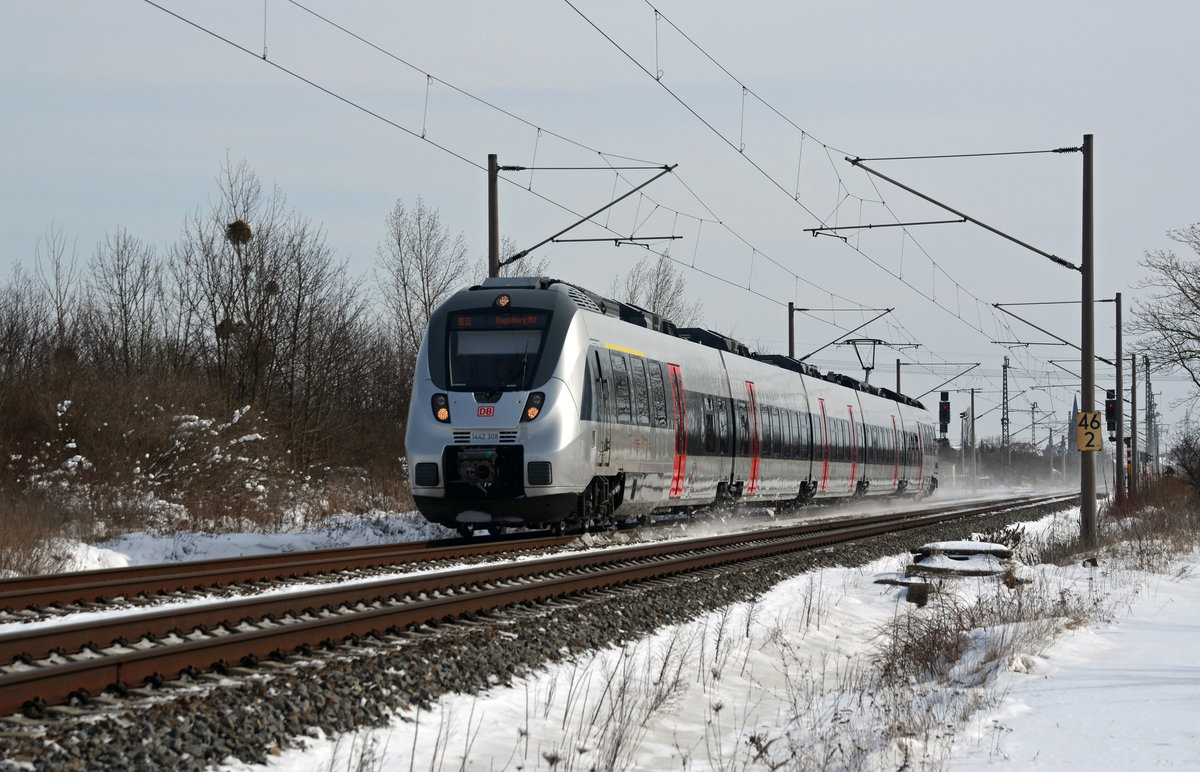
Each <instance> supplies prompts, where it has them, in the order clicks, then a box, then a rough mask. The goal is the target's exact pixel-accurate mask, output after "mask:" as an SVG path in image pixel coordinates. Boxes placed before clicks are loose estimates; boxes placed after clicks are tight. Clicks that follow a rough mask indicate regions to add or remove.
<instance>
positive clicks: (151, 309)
mask: <svg viewBox="0 0 1200 772" xmlns="http://www.w3.org/2000/svg"><path fill="white" fill-rule="evenodd" d="M88 268H89V272H90V275H91V280H90V282H89V286H88V293H87V313H86V314H85V324H84V339H85V341H86V342H87V346H88V350H89V354H90V358H91V359H92V361H93V362H94V363H96V364H99V365H100V366H102V367H104V368H106V369H108V370H109V371H110V372H119V373H122V374H124V375H132V374H134V373H135V372H141V371H143V369H144V368H146V366H147V365H149V364H151V363H152V360H153V356H154V350H155V348H156V339H157V335H158V332H159V330H158V324H157V321H158V318H159V311H160V305H161V301H162V266H161V264H160V263H159V261H158V260H157V257H156V255H155V252H154V247H153V246H151V245H149V244H145V243H144V242H142V241H141V240H140V239H138V238H136V237H134V236H132V235H130V234H129V232H128V231H126V230H125V229H123V228H121V229H118V230H117V232H116V233H112V234H107V235H106V236H105V240H104V243H103V244H101V245H100V246H98V247H97V248H96V252H95V254H94V255H93V257H92V260H91V262H90V263H89V265H88Z"/></svg>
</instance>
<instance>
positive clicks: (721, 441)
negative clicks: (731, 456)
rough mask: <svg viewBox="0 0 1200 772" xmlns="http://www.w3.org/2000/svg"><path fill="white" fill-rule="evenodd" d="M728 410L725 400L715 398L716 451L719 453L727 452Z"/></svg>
mask: <svg viewBox="0 0 1200 772" xmlns="http://www.w3.org/2000/svg"><path fill="white" fill-rule="evenodd" d="M729 445H730V442H729V410H728V405H726V404H725V400H723V399H718V400H717V451H718V452H720V454H721V455H725V454H727V453H728V452H729Z"/></svg>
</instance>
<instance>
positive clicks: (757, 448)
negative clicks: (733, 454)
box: [746, 381, 762, 493]
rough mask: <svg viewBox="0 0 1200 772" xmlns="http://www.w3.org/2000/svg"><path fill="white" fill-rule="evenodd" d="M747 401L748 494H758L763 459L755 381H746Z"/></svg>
mask: <svg viewBox="0 0 1200 772" xmlns="http://www.w3.org/2000/svg"><path fill="white" fill-rule="evenodd" d="M746 401H747V403H749V410H750V481H749V483H748V484H747V485H746V493H757V492H758V464H759V459H761V458H762V433H761V427H760V426H759V422H758V419H759V415H758V395H757V394H755V392H754V382H753V381H746Z"/></svg>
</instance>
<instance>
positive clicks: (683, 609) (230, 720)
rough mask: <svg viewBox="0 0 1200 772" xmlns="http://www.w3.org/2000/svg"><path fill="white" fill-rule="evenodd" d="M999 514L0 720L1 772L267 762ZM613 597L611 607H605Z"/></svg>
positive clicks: (975, 526)
mask: <svg viewBox="0 0 1200 772" xmlns="http://www.w3.org/2000/svg"><path fill="white" fill-rule="evenodd" d="M1043 514H1045V512H1044V511H1042V510H1035V511H1029V510H1026V511H1025V512H1023V513H1022V514H1020V515H1016V514H1012V513H1009V514H1005V515H997V516H994V517H991V518H988V519H986V520H982V521H980V520H972V521H970V523H969V525H968V524H966V523H957V524H950V525H945V526H938V527H930V528H924V529H919V530H914V531H909V532H907V533H904V534H901V535H889V536H882V537H876V538H873V539H868V540H862V541H858V542H852V543H848V544H845V545H841V546H839V547H837V548H835V549H831V550H822V551H819V552H806V553H799V554H795V555H790V556H784V557H780V558H776V559H774V560H772V561H770V562H769V563H768V564H766V567H764V565H763V564H761V563H760V564H757V565H756V566H754V567H752V568H725V569H722V570H720V572H719V577H720V580H719V581H712V576H713V573H715V572H709V573H708V574H707V575H706V576H705V578H704V580H701V579H700V578H698V577H693V578H691V579H687V580H680V581H678V582H671V583H666V582H656V583H653V584H652V585H650V586H648V587H645V588H640V589H623V590H620V591H616V592H608V593H597V594H595V595H593V596H591V597H587V598H582V599H578V600H573V601H571V602H560V603H556V604H552V605H550V606H545V607H537V608H527V609H520V610H516V611H510V612H508V613H505V614H504V615H503V616H502V617H500V616H497V617H496V618H494V619H492V620H490V621H491V622H492V624H480V623H479V622H480V620H478V619H477V620H474V621H472V623H470V624H453V625H445V626H442V627H440V628H437V629H430V628H424V629H422V630H421V631H419V632H416V633H412V634H409V635H405V636H403V637H400V638H395V639H390V640H387V641H381V642H374V641H372V642H364V643H363V645H361V646H359V647H343V648H341V649H339V650H337V651H335V652H331V653H328V654H323V655H321V656H314V657H309V658H305V659H295V660H293V661H292V662H291V663H289V664H288V665H287V666H286V667H284V666H273V665H268V666H264V667H262V668H259V669H257V670H255V671H252V672H251V671H239V672H237V673H234V674H230V676H229V677H224V678H217V677H205V678H204V679H201V680H200V681H198V682H196V683H188V684H184V683H177V684H171V685H168V686H167V687H166V688H164V689H162V690H158V691H156V692H153V693H150V692H139V693H138V694H133V695H130V696H127V697H124V698H120V699H118V700H115V701H113V703H112V707H110V708H109V710H107V711H104V712H101V713H100V714H99V715H97V714H96V713H95V712H94V711H87V712H84V711H79V715H64V714H65V713H73V711H58V712H56V714H55V715H54V716H53V717H52V718H46V719H39V720H36V721H34V720H22V721H5V722H0V759H2V760H0V769H31V770H34V769H36V770H43V769H45V770H96V769H124V770H147V772H149V770H160V769H171V770H173V771H174V772H185V770H203V769H204V768H205V767H206V766H209V765H214V764H219V763H220V762H221V761H222V760H224V759H227V758H229V757H231V756H232V757H236V758H238V759H241V760H242V761H245V762H262V761H265V760H266V759H267V758H268V756H269V755H270V754H272V753H278V752H279V750H280V749H282V748H286V747H290V746H291V745H293V744H294V741H293V739H292V738H294V737H296V736H303V735H306V734H310V733H313V732H315V729H316V728H319V729H320V730H322V731H323V732H324V733H325V734H327V735H332V734H336V733H340V732H344V731H347V730H351V729H353V728H355V727H358V726H361V725H370V726H379V725H382V724H385V723H387V722H388V721H389V720H390V717H391V713H392V711H393V710H395V709H398V708H402V707H406V706H411V705H429V704H432V703H433V702H434V701H436V700H437V698H438V697H439V696H440V695H442V694H445V693H447V692H467V693H470V692H476V691H479V690H482V689H486V688H488V687H490V686H494V685H497V684H505V683H509V682H510V681H511V680H512V679H513V678H514V677H515V676H517V675H520V674H522V673H527V672H529V671H530V670H533V669H536V668H538V667H541V666H543V665H544V664H546V663H548V662H553V661H557V660H561V659H563V658H564V657H570V656H572V655H574V654H576V653H579V652H582V651H586V650H590V649H594V648H597V647H603V646H608V645H613V644H618V643H621V642H622V641H625V640H628V639H632V638H636V637H638V636H641V635H644V634H646V633H648V632H650V631H653V630H655V629H657V628H658V627H661V626H664V625H670V624H676V623H679V622H683V621H686V620H689V619H692V618H695V617H696V616H697V615H699V614H702V613H704V612H707V611H711V610H714V609H718V608H721V607H723V606H726V605H728V604H730V603H734V602H738V601H742V600H746V599H749V598H753V597H755V596H757V595H759V594H761V593H763V592H765V591H766V590H768V589H770V588H771V587H772V586H774V585H775V584H776V583H778V582H779V581H782V580H784V579H786V578H790V577H792V576H795V575H798V574H801V573H804V572H807V571H812V570H814V569H818V568H821V567H824V566H828V565H834V564H837V565H842V566H845V565H857V564H862V563H866V562H869V561H871V560H875V559H877V558H880V557H883V556H886V555H894V554H898V553H902V552H906V551H908V550H909V549H911V548H913V547H915V546H918V545H920V544H922V543H925V542H929V541H938V540H950V539H965V538H969V536H970V534H971V533H989V532H994V531H999V530H1000V529H1002V528H1003V527H1004V526H1005V525H1007V524H1009V523H1013V522H1020V521H1027V520H1031V519H1035V518H1038V517H1041V516H1042V515H1043ZM614 597H619V599H620V602H619V603H614V602H613V598H614Z"/></svg>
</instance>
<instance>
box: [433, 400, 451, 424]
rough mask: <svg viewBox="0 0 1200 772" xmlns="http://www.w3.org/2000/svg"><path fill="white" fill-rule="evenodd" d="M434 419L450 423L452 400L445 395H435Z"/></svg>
mask: <svg viewBox="0 0 1200 772" xmlns="http://www.w3.org/2000/svg"><path fill="white" fill-rule="evenodd" d="M433 417H434V418H436V419H437V420H438V421H440V422H441V423H444V424H448V423H450V400H449V398H447V397H446V395H445V394H434V395H433Z"/></svg>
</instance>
